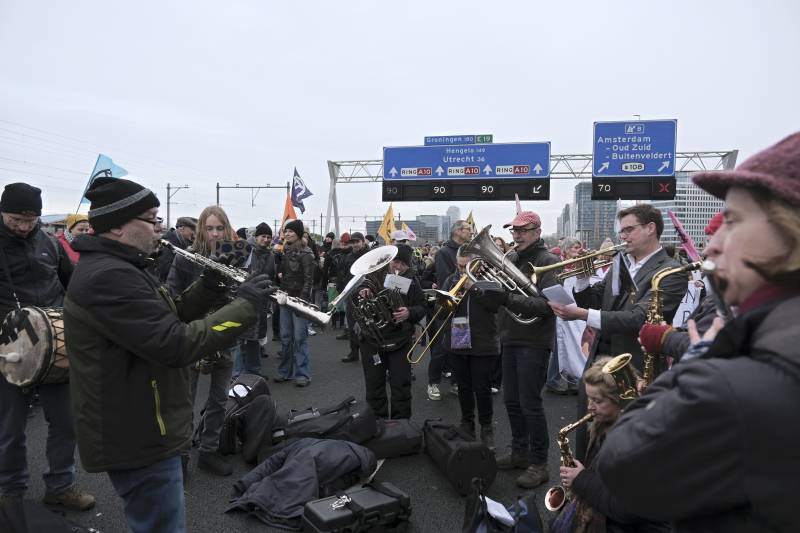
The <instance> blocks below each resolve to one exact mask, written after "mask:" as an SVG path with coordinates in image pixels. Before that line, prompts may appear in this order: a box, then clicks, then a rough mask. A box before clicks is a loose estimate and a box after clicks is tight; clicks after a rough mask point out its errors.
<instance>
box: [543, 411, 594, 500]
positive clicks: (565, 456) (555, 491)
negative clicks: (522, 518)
mask: <svg viewBox="0 0 800 533" xmlns="http://www.w3.org/2000/svg"><path fill="white" fill-rule="evenodd" d="M592 418H594V415H593V414H592V413H587V414H586V415H585V416H584V417H583V418H581V419H580V420H577V421H575V422H573V423H572V424H569V425H566V426H564V427H563V428H561V429H560V430H559V431H558V436H557V437H556V441H557V442H558V447H559V449H560V450H561V466H568V467H571V468H574V467H575V458H574V457H573V456H572V452H571V451H570V449H569V439H568V438H567V434H568V433H569V432H570V431H572V430H573V429H575V428H577V427H578V426H580V425H582V424H585V423H587V422H589V421H591V420H592ZM567 500H569V494H568V493H567V490H566V489H565V488H564V487H563V486H562V485H556V486H555V487H552V488H550V490H548V491H547V493H546V494H545V495H544V506H545V507H546V508H547V510H548V511H558V510H559V509H561V508H562V507H563V506H564V504H565V503H567Z"/></svg>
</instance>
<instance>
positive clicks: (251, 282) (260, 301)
mask: <svg viewBox="0 0 800 533" xmlns="http://www.w3.org/2000/svg"><path fill="white" fill-rule="evenodd" d="M277 290H278V288H277V287H275V286H274V285H272V282H271V281H270V280H269V276H267V275H266V274H258V275H257V276H250V277H249V278H247V279H246V280H245V281H244V282H243V283H242V284H241V285H239V288H238V289H237V291H236V296H239V297H241V298H244V299H245V300H247V301H248V302H250V303H251V304H253V307H255V308H256V309H263V308H264V306H265V305H266V303H267V297H269V295H270V294H272V293H274V292H275V291H277Z"/></svg>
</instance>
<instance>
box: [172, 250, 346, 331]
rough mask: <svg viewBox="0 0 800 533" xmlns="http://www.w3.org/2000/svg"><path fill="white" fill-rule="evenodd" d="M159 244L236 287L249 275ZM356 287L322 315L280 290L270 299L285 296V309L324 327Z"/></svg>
mask: <svg viewBox="0 0 800 533" xmlns="http://www.w3.org/2000/svg"><path fill="white" fill-rule="evenodd" d="M160 244H161V246H163V247H165V248H168V249H169V250H171V251H173V252H175V253H176V254H177V255H180V256H182V257H184V258H185V259H186V260H188V261H189V262H191V263H194V264H196V265H200V266H202V267H203V268H208V269H210V270H213V271H215V272H217V273H218V274H220V275H221V276H223V277H225V278H227V279H229V280H230V281H232V282H233V283H234V284H235V285H237V286H238V285H241V284H242V283H243V282H244V281H245V280H246V279H247V277H248V276H249V275H250V274H249V272H247V270H244V269H241V268H236V267H231V266H228V265H223V264H222V263H217V262H216V261H214V260H213V259H211V258H209V257H205V256H203V255H200V254H196V253H192V252H188V251H186V250H183V249H181V248H178V247H177V246H175V245H173V244H172V243H171V242H169V241H167V240H164V239H162V240H161V243H160ZM356 287H357V286H353V287H350V285H348V287H345V289H344V290H343V291H342V293H341V294H339V296H337V297H336V298H335V299H334V300H333V301H332V302H331V310H330V311H329V312H327V313H323V312H322V311H320V309H319V307H317V306H316V305H314V304H312V303H309V302H307V301H305V300H303V299H302V298H297V297H296V296H289V295H288V294H286V292H285V291H281V290H278V291H275V293H274V294H270V298H272V299H273V300H276V301H278V300H279V299H283V296H285V297H286V302H285V304H284V305H286V307H288V308H289V309H291V310H292V311H294V312H295V313H296V314H297V315H299V316H301V317H303V318H305V319H306V320H309V321H310V322H313V323H314V324H317V325H319V326H326V325H328V323H329V322H330V321H331V318H333V312H334V310H335V309H336V304H337V303H338V302H339V301H341V299H342V298H344V297H345V295H347V294H350V293H351V292H352V291H353V290H355V288H356ZM348 289H349V290H348Z"/></svg>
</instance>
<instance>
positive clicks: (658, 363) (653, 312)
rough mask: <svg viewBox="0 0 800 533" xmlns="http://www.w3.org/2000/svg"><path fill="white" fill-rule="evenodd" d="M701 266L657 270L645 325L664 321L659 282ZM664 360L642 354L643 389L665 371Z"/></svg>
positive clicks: (695, 263)
mask: <svg viewBox="0 0 800 533" xmlns="http://www.w3.org/2000/svg"><path fill="white" fill-rule="evenodd" d="M702 266H703V263H702V262H701V261H695V262H694V263H689V264H687V265H681V266H679V267H668V268H665V269H662V270H659V271H658V272H656V273H655V275H654V276H653V279H652V281H651V282H650V305H649V306H648V308H647V318H646V319H645V323H646V324H661V323H662V322H663V321H664V313H663V302H662V297H661V288H660V285H661V281H662V280H663V279H664V278H666V277H667V276H670V275H672V274H676V273H678V272H691V271H693V270H700V269H701V268H702ZM663 362H664V359H663V358H662V357H660V354H652V353H645V354H644V369H642V379H643V380H644V385H645V387H647V386H649V385H650V384H651V383H653V380H654V379H655V378H656V376H658V375H659V374H660V373H661V372H663V371H664V370H665V369H664V368H663Z"/></svg>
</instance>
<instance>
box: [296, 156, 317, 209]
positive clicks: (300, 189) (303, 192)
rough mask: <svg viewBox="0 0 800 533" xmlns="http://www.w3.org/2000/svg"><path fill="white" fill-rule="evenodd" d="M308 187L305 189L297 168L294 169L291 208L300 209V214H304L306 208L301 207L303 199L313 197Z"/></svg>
mask: <svg viewBox="0 0 800 533" xmlns="http://www.w3.org/2000/svg"><path fill="white" fill-rule="evenodd" d="M313 195H314V193H312V192H311V191H310V190H309V189H308V187H306V184H305V182H304V181H303V178H301V177H300V174H298V173H297V167H295V169H294V178H293V179H292V206H294V207H297V208H298V209H300V213H305V212H306V206H304V205H303V199H304V198H308V197H309V196H313Z"/></svg>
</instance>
